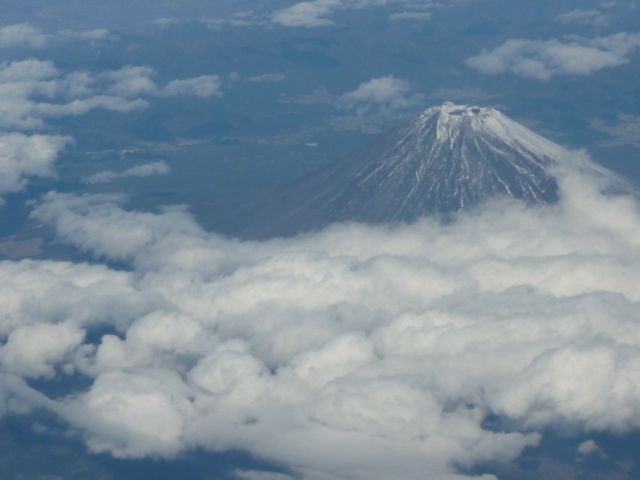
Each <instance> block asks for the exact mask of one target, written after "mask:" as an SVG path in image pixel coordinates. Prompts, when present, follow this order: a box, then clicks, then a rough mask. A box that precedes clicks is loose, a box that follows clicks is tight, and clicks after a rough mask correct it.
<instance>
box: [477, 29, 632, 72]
mask: <svg viewBox="0 0 640 480" xmlns="http://www.w3.org/2000/svg"><path fill="white" fill-rule="evenodd" d="M639 47H640V34H638V33H624V32H623V33H617V34H615V35H610V36H607V37H595V38H590V39H589V38H582V37H568V38H566V39H564V40H558V39H552V40H523V39H512V40H507V41H506V42H504V43H503V44H502V45H500V46H499V47H497V48H495V49H493V50H484V51H482V52H481V53H480V54H479V55H477V56H475V57H471V58H469V59H468V60H467V64H468V65H469V66H470V67H472V68H474V69H476V70H478V71H479V72H481V73H484V74H487V75H498V74H501V73H512V74H515V75H519V76H521V77H526V78H532V79H535V80H543V81H544V80H549V79H550V78H552V77H554V76H557V75H590V74H592V73H595V72H597V71H599V70H603V69H606V68H613V67H619V66H621V65H624V64H626V63H628V61H629V60H628V56H629V55H630V54H631V53H632V52H634V51H635V50H636V49H638V48H639Z"/></svg>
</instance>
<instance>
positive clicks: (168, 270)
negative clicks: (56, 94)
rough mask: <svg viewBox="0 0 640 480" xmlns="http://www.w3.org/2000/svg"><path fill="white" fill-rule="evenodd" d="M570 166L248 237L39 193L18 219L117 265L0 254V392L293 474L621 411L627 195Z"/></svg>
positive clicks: (637, 225)
mask: <svg viewBox="0 0 640 480" xmlns="http://www.w3.org/2000/svg"><path fill="white" fill-rule="evenodd" d="M576 161H577V162H579V161H578V160H576ZM585 175H586V174H582V173H580V172H579V171H571V172H569V173H567V172H558V177H559V179H560V184H561V194H562V195H561V201H560V203H559V204H558V205H555V206H550V207H539V208H525V207H524V206H523V205H521V204H519V203H512V202H507V201H501V200H497V201H496V202H495V203H492V204H490V205H487V206H485V207H484V208H482V209H478V210H476V211H475V212H472V213H469V214H465V215H462V216H460V217H459V218H458V219H457V221H455V222H453V223H448V224H444V225H443V224H439V223H438V222H436V221H434V220H423V221H420V222H417V223H415V224H413V225H408V226H398V227H396V228H390V227H373V226H364V225H355V224H354V225H336V226H334V227H332V228H329V229H327V230H324V231H322V232H318V233H314V234H307V235H301V236H299V237H295V238H289V239H274V240H271V241H265V242H240V241H237V240H232V239H227V238H224V237H221V236H218V235H215V234H211V233H208V232H205V231H204V230H202V229H201V227H199V226H198V225H197V224H196V223H195V222H194V220H193V219H192V218H191V217H190V216H189V215H188V214H187V213H186V212H185V211H184V210H182V209H179V208H168V209H165V210H162V211H160V212H157V213H142V212H135V211H129V210H127V209H125V208H124V207H123V203H122V202H123V199H120V198H117V197H111V196H74V195H69V194H56V193H51V194H48V195H47V196H46V197H45V198H44V200H43V202H42V203H41V204H40V205H39V206H38V207H37V209H36V210H35V212H34V217H35V218H36V219H37V220H39V221H41V222H45V223H47V224H49V225H51V226H52V227H53V228H54V229H55V230H56V232H57V235H58V237H59V239H61V240H63V241H66V242H69V243H71V244H73V245H75V246H77V247H78V248H80V249H82V250H84V251H86V252H89V253H91V254H93V255H95V256H96V257H98V258H106V259H108V260H116V261H119V262H121V263H120V264H121V265H123V264H124V265H129V268H128V269H125V270H122V269H121V270H117V271H116V270H112V269H110V268H108V267H106V266H103V265H100V264H93V265H88V264H71V263H62V262H51V261H40V262H36V261H29V262H2V263H0V279H2V281H1V282H0V299H1V301H2V304H3V307H4V310H3V316H2V317H1V318H0V332H1V336H0V339H1V346H0V362H2V370H3V372H5V373H4V374H3V376H2V377H1V378H0V409H2V410H3V411H4V413H5V414H9V413H14V414H15V413H20V412H22V413H24V414H27V413H28V411H29V410H30V409H32V408H44V409H47V410H49V411H51V412H53V413H55V414H57V415H59V416H60V417H61V418H63V419H66V420H67V421H68V422H69V423H70V424H71V425H73V426H74V428H75V429H77V430H78V431H80V432H81V433H82V435H83V437H84V439H85V440H86V442H87V445H88V446H89V448H90V449H91V450H92V451H96V452H107V453H111V454H112V455H115V456H118V457H134V458H138V457H143V456H165V457H172V456H174V455H177V454H179V453H180V452H182V451H185V450H188V449H192V448H205V449H209V450H213V451H225V450H229V449H243V450H247V451H249V452H251V453H253V454H255V455H257V456H260V457H261V458H268V459H271V460H273V461H275V462H280V463H282V464H283V465H286V466H288V467H290V468H291V469H292V472H294V473H295V474H296V476H301V477H303V478H307V479H320V478H323V479H338V478H353V479H367V480H369V479H374V480H375V479H387V478H399V479H417V478H424V477H425V476H427V477H429V478H433V479H454V478H458V479H461V478H468V477H465V476H464V475H463V474H462V473H461V472H462V471H466V470H467V469H470V468H472V467H474V466H480V468H481V466H482V464H483V463H485V462H496V461H497V462H500V461H510V460H512V459H514V458H516V457H517V456H518V455H519V454H520V452H521V451H522V449H523V448H525V447H527V446H535V445H536V444H537V443H538V442H539V440H540V435H541V433H539V432H543V431H545V430H546V429H548V428H556V427H557V428H565V427H566V426H567V425H570V426H571V428H572V431H573V432H576V434H577V435H580V432H584V435H585V436H586V438H585V436H583V437H582V438H581V439H582V440H587V439H588V438H590V435H589V433H588V432H602V431H614V432H622V431H626V430H629V429H637V428H639V427H640V407H639V406H640V393H639V392H640V380H639V379H638V375H637V372H638V369H639V368H640V353H639V352H640V334H639V333H638V328H637V327H638V322H640V315H639V313H638V312H640V309H638V306H639V302H640V287H639V285H640V278H638V271H640V257H639V256H638V249H639V248H640V234H639V233H638V232H640V212H639V211H638V206H637V204H636V203H635V200H634V199H632V198H630V197H625V196H604V195H603V194H602V193H601V190H602V189H603V188H605V187H606V185H601V184H600V183H599V182H601V180H599V179H594V178H591V177H588V176H585ZM34 292H36V294H35V295H34ZM98 331H100V332H103V333H102V334H101V338H97V335H96V334H91V333H92V332H98ZM51 332H55V335H54V338H58V337H59V341H58V342H55V343H52V342H50V341H49V340H48V339H50V338H51V337H52V335H51ZM37 339H43V340H42V341H36V340H37ZM70 373H75V374H80V375H83V376H85V377H86V378H87V380H88V383H89V386H88V387H87V389H86V390H84V391H76V392H74V393H73V394H69V395H68V396H66V397H64V396H63V397H60V398H58V399H55V400H54V399H49V398H47V397H45V396H44V395H43V394H42V393H40V392H39V391H37V390H35V389H34V388H32V387H29V386H28V385H27V384H25V383H24V381H23V380H22V379H23V378H51V377H52V376H53V375H55V376H56V377H57V378H58V379H59V381H62V382H64V376H65V375H68V374H70ZM16 405H20V406H21V407H22V409H21V410H18V411H16V407H15V406H16ZM494 415H497V416H499V417H500V418H501V419H502V422H501V425H502V427H501V428H500V429H491V428H490V427H489V426H488V424H487V422H486V420H487V419H488V418H489V417H490V416H494ZM585 448H586V447H585ZM583 450H584V448H583ZM345 451H348V452H349V455H348V456H346V455H344V454H343V453H344V452H345ZM237 476H238V478H256V479H260V478H278V479H279V478H287V477H286V476H284V477H283V476H278V475H277V474H269V473H268V472H237ZM484 478H487V479H489V478H493V477H490V476H487V477H484Z"/></svg>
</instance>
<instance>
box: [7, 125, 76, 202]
mask: <svg viewBox="0 0 640 480" xmlns="http://www.w3.org/2000/svg"><path fill="white" fill-rule="evenodd" d="M69 142H70V139H69V138H68V137H60V136H53V135H31V136H28V135H24V134H22V133H1V132H0V195H3V194H5V193H9V192H17V191H19V190H22V188H23V187H24V186H25V183H26V181H27V180H26V179H27V177H34V176H35V177H53V176H54V168H53V167H54V163H55V161H56V159H57V158H58V155H59V154H60V152H61V151H62V150H63V149H64V147H65V146H66V145H67V144H68V143H69ZM1 201H2V200H1V199H0V202H1Z"/></svg>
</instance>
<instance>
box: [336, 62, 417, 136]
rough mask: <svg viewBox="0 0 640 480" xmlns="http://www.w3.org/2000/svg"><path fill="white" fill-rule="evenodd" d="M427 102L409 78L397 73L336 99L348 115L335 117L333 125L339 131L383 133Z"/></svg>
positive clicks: (337, 103) (374, 80) (362, 85)
mask: <svg viewBox="0 0 640 480" xmlns="http://www.w3.org/2000/svg"><path fill="white" fill-rule="evenodd" d="M423 101H424V95H422V94H419V93H415V92H414V90H413V88H412V87H411V85H410V84H409V82H407V81H406V80H403V79H401V78H396V77H394V76H393V75H388V76H384V77H377V78H372V79H371V80H368V81H366V82H363V83H361V84H360V85H358V87H357V88H356V89H355V90H352V91H351V92H347V93H345V94H343V95H341V96H340V97H338V98H336V99H335V100H334V103H335V104H336V105H337V106H338V107H339V108H341V109H343V110H346V111H347V112H348V114H347V115H345V116H341V117H336V118H334V119H333V120H332V124H333V126H334V128H337V129H338V130H360V131H363V132H366V133H379V132H381V131H383V130H384V129H385V128H386V127H387V126H388V125H389V124H392V123H394V122H396V123H397V122H398V120H399V119H400V118H401V117H402V116H403V111H406V110H407V109H411V108H414V107H416V106H419V105H421V104H422V102H423Z"/></svg>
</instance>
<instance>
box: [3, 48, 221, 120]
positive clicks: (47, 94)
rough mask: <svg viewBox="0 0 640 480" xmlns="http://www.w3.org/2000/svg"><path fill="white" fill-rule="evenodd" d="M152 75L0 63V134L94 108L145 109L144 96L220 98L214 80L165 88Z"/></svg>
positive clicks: (141, 70) (138, 70) (130, 69)
mask: <svg viewBox="0 0 640 480" xmlns="http://www.w3.org/2000/svg"><path fill="white" fill-rule="evenodd" d="M155 75H156V72H155V71H154V70H153V69H152V68H149V67H143V66H127V67H123V68H121V69H119V70H113V71H106V72H99V73H96V74H90V73H87V72H70V73H66V74H65V73H63V72H61V71H60V70H58V69H57V68H56V67H55V65H54V64H53V63H51V62H49V61H42V60H35V59H28V60H22V61H17V62H11V63H8V62H5V63H0V129H1V128H4V129H9V128H11V129H34V128H40V127H42V126H43V125H44V123H45V120H46V119H47V118H53V117H60V116H66V115H82V114H84V113H86V112H88V111H90V110H93V109H96V108H103V109H106V110H112V111H115V112H130V111H133V110H137V109H142V108H146V107H147V106H148V101H147V100H146V99H145V98H143V97H146V98H149V97H162V96H196V97H201V98H206V97H212V96H218V97H219V96H221V95H222V93H221V90H220V88H221V81H220V79H219V77H218V76H216V75H203V76H200V77H195V78H189V79H181V80H172V81H170V82H169V83H168V84H167V85H166V86H164V87H162V86H159V85H158V84H157V83H156V82H155V81H154V77H155Z"/></svg>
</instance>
